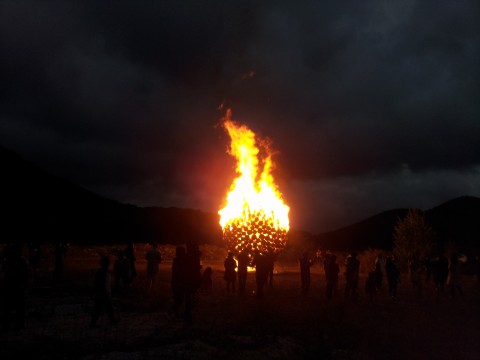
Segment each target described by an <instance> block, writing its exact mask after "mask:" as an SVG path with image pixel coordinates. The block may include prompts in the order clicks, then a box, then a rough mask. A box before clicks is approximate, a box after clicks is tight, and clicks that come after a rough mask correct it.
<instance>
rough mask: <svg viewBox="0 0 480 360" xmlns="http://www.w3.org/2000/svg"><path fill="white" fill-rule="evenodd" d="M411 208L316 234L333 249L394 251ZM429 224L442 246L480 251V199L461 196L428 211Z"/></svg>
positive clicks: (322, 244) (321, 243) (324, 245)
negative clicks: (398, 229)
mask: <svg viewBox="0 0 480 360" xmlns="http://www.w3.org/2000/svg"><path fill="white" fill-rule="evenodd" d="M407 212H408V209H394V210H388V211H385V212H382V213H380V214H377V215H374V216H372V217H369V218H367V219H365V220H362V221H360V222H358V223H355V224H353V225H349V226H346V227H344V228H341V229H338V230H334V231H330V232H326V233H323V234H320V235H318V236H316V237H315V243H316V245H317V246H319V247H321V248H324V249H329V250H343V251H345V250H356V251H361V250H366V249H368V248H372V249H384V250H391V249H392V248H393V243H394V229H395V225H396V224H397V222H398V221H399V220H400V219H402V218H403V217H404V216H405V215H406V214H407ZM424 214H425V219H426V221H427V223H428V224H429V225H430V226H431V227H432V229H433V231H434V233H435V241H436V243H437V244H438V245H439V246H440V248H442V247H448V246H452V245H453V246H455V247H456V248H457V249H458V250H459V251H464V252H471V253H478V252H480V241H479V240H480V221H479V219H480V198H477V197H473V196H461V197H458V198H455V199H452V200H449V201H447V202H445V203H443V204H440V205H438V206H436V207H434V208H431V209H428V210H425V211H424Z"/></svg>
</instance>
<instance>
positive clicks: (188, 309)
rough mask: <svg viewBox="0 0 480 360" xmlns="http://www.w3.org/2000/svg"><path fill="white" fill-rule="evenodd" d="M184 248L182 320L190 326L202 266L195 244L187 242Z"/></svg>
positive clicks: (199, 252)
mask: <svg viewBox="0 0 480 360" xmlns="http://www.w3.org/2000/svg"><path fill="white" fill-rule="evenodd" d="M186 248H187V251H186V254H185V260H186V291H185V312H184V315H183V319H184V321H185V322H186V323H187V324H192V322H193V308H194V307H195V305H196V303H197V301H198V297H197V296H198V290H199V289H200V285H201V283H202V272H201V271H202V265H201V263H200V258H201V255H202V253H201V251H200V249H199V247H198V245H197V244H196V243H195V242H188V243H187V245H186Z"/></svg>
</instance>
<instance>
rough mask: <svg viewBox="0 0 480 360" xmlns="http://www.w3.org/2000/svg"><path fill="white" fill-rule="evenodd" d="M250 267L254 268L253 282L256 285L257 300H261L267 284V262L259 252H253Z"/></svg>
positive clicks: (264, 256)
mask: <svg viewBox="0 0 480 360" xmlns="http://www.w3.org/2000/svg"><path fill="white" fill-rule="evenodd" d="M252 265H253V266H254V267H255V281H256V283H257V298H262V297H263V295H264V288H265V285H266V283H267V277H268V269H269V261H268V258H267V256H266V255H265V254H262V253H261V252H260V251H259V250H257V251H256V252H255V256H254V257H253V262H252Z"/></svg>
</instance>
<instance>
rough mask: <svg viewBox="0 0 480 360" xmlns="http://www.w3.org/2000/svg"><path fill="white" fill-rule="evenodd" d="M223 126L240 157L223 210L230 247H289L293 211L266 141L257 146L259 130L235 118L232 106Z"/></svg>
mask: <svg viewBox="0 0 480 360" xmlns="http://www.w3.org/2000/svg"><path fill="white" fill-rule="evenodd" d="M223 125H224V127H225V130H226V131H227V132H228V134H229V136H230V138H231V144H230V148H229V150H228V153H229V154H230V155H232V156H234V157H235V158H236V159H237V168H236V172H237V173H238V174H239V175H238V177H237V178H235V180H234V181H233V183H232V185H231V188H230V192H229V193H228V195H227V199H226V205H225V207H224V208H222V209H221V210H219V212H218V213H219V215H220V225H221V227H222V230H223V234H224V238H226V240H227V241H228V242H229V247H230V248H231V249H232V250H235V251H237V252H238V251H248V252H249V253H253V252H255V251H257V250H259V251H260V252H268V251H277V250H280V249H281V248H283V247H284V246H285V242H286V235H287V232H288V230H289V227H290V225H289V218H288V214H289V211H290V208H289V206H287V205H286V204H285V203H284V202H283V200H282V195H281V193H280V192H279V191H278V188H277V186H276V185H275V183H274V179H273V176H272V174H271V172H272V170H273V168H274V163H273V161H272V153H271V151H270V149H269V147H268V145H267V143H266V142H265V141H259V144H260V146H261V147H262V150H263V152H262V154H263V153H265V156H264V158H263V159H261V161H260V160H259V156H260V153H261V152H260V149H259V147H258V146H257V141H256V137H255V133H254V132H253V131H252V130H250V129H249V128H248V127H246V126H245V125H238V124H236V123H235V122H234V121H232V120H231V110H230V109H228V110H227V113H226V116H225V118H224V122H223Z"/></svg>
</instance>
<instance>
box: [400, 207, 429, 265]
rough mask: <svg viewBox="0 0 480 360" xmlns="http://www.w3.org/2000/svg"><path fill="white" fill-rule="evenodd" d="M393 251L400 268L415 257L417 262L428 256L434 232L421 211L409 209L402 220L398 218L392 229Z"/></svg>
mask: <svg viewBox="0 0 480 360" xmlns="http://www.w3.org/2000/svg"><path fill="white" fill-rule="evenodd" d="M393 238H394V244H393V251H394V254H395V256H396V257H397V259H398V263H399V265H400V266H402V267H404V266H405V265H406V264H407V262H408V259H410V258H411V257H412V256H415V257H416V258H417V259H419V260H423V259H425V257H426V256H428V255H430V252H431V251H432V248H433V240H434V231H433V229H432V227H431V226H430V225H429V224H428V223H427V221H426V220H425V215H424V213H423V211H422V210H419V209H409V210H408V212H407V214H406V215H405V217H404V218H399V219H398V220H397V223H396V225H395V228H394V234H393Z"/></svg>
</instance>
